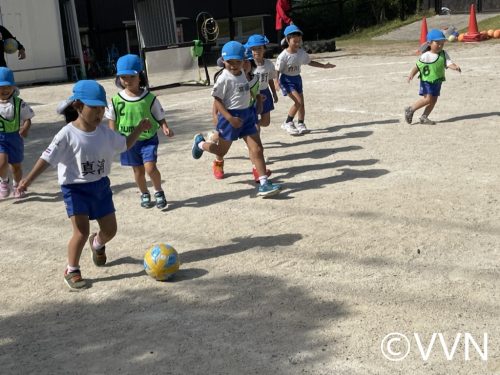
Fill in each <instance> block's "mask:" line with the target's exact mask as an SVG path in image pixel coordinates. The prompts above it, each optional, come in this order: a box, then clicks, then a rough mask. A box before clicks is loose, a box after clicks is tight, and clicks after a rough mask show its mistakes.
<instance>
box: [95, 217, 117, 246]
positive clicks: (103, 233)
mask: <svg viewBox="0 0 500 375" xmlns="http://www.w3.org/2000/svg"><path fill="white" fill-rule="evenodd" d="M97 223H98V224H99V232H98V233H97V241H98V242H99V243H100V244H101V245H105V244H106V243H107V242H109V241H111V240H112V239H113V237H114V236H115V235H116V231H117V229H118V226H117V224H116V215H115V213H114V212H113V213H111V214H109V215H106V216H104V217H101V218H99V219H97Z"/></svg>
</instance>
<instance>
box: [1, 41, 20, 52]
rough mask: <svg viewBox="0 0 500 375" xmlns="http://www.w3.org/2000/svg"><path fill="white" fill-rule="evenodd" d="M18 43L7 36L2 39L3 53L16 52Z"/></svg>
mask: <svg viewBox="0 0 500 375" xmlns="http://www.w3.org/2000/svg"><path fill="white" fill-rule="evenodd" d="M18 48H19V45H18V44H17V40H15V39H12V38H9V39H4V41H3V50H4V51H5V53H9V54H10V53H16V52H17V49H18Z"/></svg>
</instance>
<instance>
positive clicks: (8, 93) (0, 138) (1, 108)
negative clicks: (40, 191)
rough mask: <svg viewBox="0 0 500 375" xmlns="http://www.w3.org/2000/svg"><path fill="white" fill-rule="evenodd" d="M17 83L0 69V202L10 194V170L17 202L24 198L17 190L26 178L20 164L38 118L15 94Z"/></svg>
mask: <svg viewBox="0 0 500 375" xmlns="http://www.w3.org/2000/svg"><path fill="white" fill-rule="evenodd" d="M16 90H17V88H16V83H15V82H14V74H13V73H12V70H10V69H9V68H5V67H0V198H1V199H5V198H7V197H8V196H9V195H10V193H11V187H10V179H9V166H10V169H11V171H12V176H13V182H12V191H13V195H14V198H22V197H24V195H25V194H24V191H22V190H19V189H18V184H19V181H21V179H22V177H23V170H22V167H21V163H22V161H23V159H24V140H23V138H25V137H27V136H28V132H29V129H30V127H31V119H32V118H33V116H35V114H34V113H33V110H32V109H31V108H30V106H29V105H28V104H26V103H25V102H24V101H23V100H22V99H21V98H19V97H18V96H17V95H16V94H15V93H16Z"/></svg>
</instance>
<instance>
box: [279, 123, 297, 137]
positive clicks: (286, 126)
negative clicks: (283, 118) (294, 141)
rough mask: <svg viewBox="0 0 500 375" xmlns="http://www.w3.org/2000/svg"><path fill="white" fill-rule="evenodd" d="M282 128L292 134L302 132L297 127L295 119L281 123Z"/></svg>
mask: <svg viewBox="0 0 500 375" xmlns="http://www.w3.org/2000/svg"><path fill="white" fill-rule="evenodd" d="M281 129H283V130H286V131H287V133H288V134H290V135H300V132H299V131H298V130H297V128H296V127H295V124H294V123H293V121H290V122H284V123H283V124H281Z"/></svg>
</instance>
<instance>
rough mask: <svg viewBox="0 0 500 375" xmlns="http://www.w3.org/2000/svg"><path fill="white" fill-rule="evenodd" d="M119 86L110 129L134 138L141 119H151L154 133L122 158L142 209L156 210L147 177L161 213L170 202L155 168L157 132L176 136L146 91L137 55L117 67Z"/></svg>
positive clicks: (109, 110) (110, 108) (143, 136)
mask: <svg viewBox="0 0 500 375" xmlns="http://www.w3.org/2000/svg"><path fill="white" fill-rule="evenodd" d="M116 69H117V72H116V75H117V77H116V81H115V83H116V86H117V87H119V88H121V89H123V90H122V91H120V92H119V93H118V94H116V95H115V96H113V98H112V99H111V103H110V104H109V106H108V108H107V110H106V114H105V116H106V118H107V119H109V127H110V128H111V129H113V130H116V131H118V132H119V133H121V134H123V135H125V136H127V135H129V134H131V133H132V132H133V131H134V129H135V127H136V126H137V124H138V123H139V122H140V121H141V120H142V119H149V120H150V122H151V125H152V126H151V129H149V130H147V131H144V132H143V133H142V134H141V135H140V137H139V141H138V142H136V144H135V145H134V146H133V147H132V148H131V149H130V150H128V151H125V152H124V153H122V154H121V157H120V161H121V164H122V165H125V166H131V167H132V169H133V171H134V178H135V183H136V184H137V187H138V188H139V190H140V192H141V207H144V208H150V207H152V206H153V203H152V202H151V195H150V194H149V190H148V187H147V184H146V173H147V174H148V176H149V178H150V179H151V182H152V183H153V188H154V190H155V194H154V197H155V204H156V207H157V208H159V209H163V208H165V207H166V206H167V199H166V198H165V193H164V192H163V189H162V187H161V174H160V171H159V170H158V168H157V167H156V161H157V154H158V143H159V141H158V135H157V134H156V132H157V130H158V129H159V128H161V130H162V131H163V134H164V135H166V136H167V137H172V136H173V135H174V132H173V130H172V129H170V128H169V127H168V125H167V122H166V120H165V112H164V110H163V108H162V106H161V104H160V102H159V101H158V99H157V98H156V96H155V95H154V94H152V93H151V92H149V91H148V90H147V89H146V85H147V82H146V76H145V75H144V72H143V66H142V61H141V59H140V58H139V56H137V55H125V56H122V57H120V58H119V59H118V61H117V64H116Z"/></svg>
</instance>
